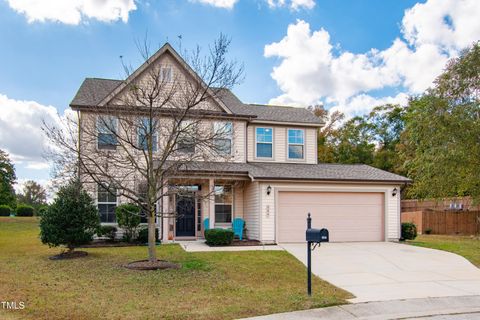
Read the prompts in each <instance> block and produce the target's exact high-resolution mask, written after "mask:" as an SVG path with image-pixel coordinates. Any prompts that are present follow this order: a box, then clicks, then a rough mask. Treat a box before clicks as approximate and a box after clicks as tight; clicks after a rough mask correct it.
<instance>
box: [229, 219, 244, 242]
mask: <svg viewBox="0 0 480 320" xmlns="http://www.w3.org/2000/svg"><path fill="white" fill-rule="evenodd" d="M244 225H245V220H243V219H242V218H235V219H234V220H233V225H232V227H233V234H234V236H237V237H238V238H239V239H240V240H242V238H243V226H244Z"/></svg>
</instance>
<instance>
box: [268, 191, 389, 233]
mask: <svg viewBox="0 0 480 320" xmlns="http://www.w3.org/2000/svg"><path fill="white" fill-rule="evenodd" d="M384 201H385V193H381V192H306V191H282V192H278V202H277V203H278V212H277V219H278V221H277V242H305V229H306V215H307V213H308V212H310V213H311V216H312V227H313V228H327V229H328V230H329V232H330V241H332V242H343V241H384V239H385V204H384Z"/></svg>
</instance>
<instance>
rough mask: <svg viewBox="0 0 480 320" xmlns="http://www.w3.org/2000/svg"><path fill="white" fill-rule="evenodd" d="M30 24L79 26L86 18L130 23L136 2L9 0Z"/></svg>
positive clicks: (117, 0) (110, 0) (123, 0)
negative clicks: (57, 23)
mask: <svg viewBox="0 0 480 320" xmlns="http://www.w3.org/2000/svg"><path fill="white" fill-rule="evenodd" d="M7 1H8V4H9V6H10V7H11V8H12V9H14V10H15V11H17V12H18V13H21V14H24V15H25V16H26V17H27V20H28V22H29V23H32V22H36V21H39V22H45V21H54V22H61V23H65V24H72V25H78V24H79V23H80V22H81V21H82V20H84V19H85V18H87V19H96V20H99V21H103V22H112V21H117V20H122V21H123V22H127V21H128V15H129V13H130V11H134V10H135V9H136V8H137V7H136V5H135V1H134V0H7Z"/></svg>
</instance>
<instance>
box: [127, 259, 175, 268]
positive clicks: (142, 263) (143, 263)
mask: <svg viewBox="0 0 480 320" xmlns="http://www.w3.org/2000/svg"><path fill="white" fill-rule="evenodd" d="M181 267H182V266H181V265H180V264H178V263H173V262H169V261H165V260H157V261H156V262H150V261H148V260H139V261H133V262H130V263H128V264H126V265H125V268H127V269H132V270H165V269H180V268H181Z"/></svg>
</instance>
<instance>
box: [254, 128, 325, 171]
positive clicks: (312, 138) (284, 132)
mask: <svg viewBox="0 0 480 320" xmlns="http://www.w3.org/2000/svg"><path fill="white" fill-rule="evenodd" d="M258 127H261V128H272V129H273V159H264V158H260V159H258V158H256V154H255V150H256V148H255V143H256V141H255V128H258ZM289 128H292V129H294V128H295V129H296V128H298V129H302V130H304V131H305V150H304V152H305V154H304V159H298V160H290V159H288V154H287V152H288V147H287V146H288V143H287V136H288V129H289ZM316 144H317V129H316V128H309V127H291V126H278V125H271V124H265V125H261V124H255V125H250V126H248V127H247V146H248V150H247V160H248V161H249V162H255V161H257V162H267V161H272V162H282V163H285V162H292V163H310V164H316V163H317V154H316V150H317V146H316Z"/></svg>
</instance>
